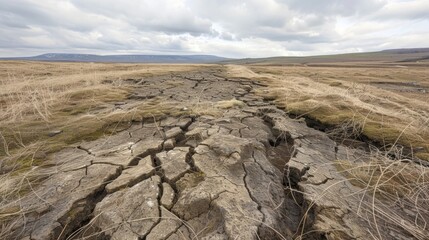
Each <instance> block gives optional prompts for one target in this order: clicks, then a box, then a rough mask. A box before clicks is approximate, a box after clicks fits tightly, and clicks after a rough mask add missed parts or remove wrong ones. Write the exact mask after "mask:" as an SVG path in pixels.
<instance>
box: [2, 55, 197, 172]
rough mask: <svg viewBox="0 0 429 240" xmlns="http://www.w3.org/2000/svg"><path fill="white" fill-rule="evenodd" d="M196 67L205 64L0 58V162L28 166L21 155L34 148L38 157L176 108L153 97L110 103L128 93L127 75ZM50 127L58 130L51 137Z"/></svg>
mask: <svg viewBox="0 0 429 240" xmlns="http://www.w3.org/2000/svg"><path fill="white" fill-rule="evenodd" d="M199 67H203V66H202V65H161V64H158V65H152V64H98V63H97V64H93V63H41V62H9V61H4V62H0V110H1V111H0V157H2V158H1V160H0V166H1V167H3V168H4V167H5V166H4V165H5V164H9V163H14V164H16V163H18V165H20V166H15V165H14V166H9V167H8V168H13V169H16V168H18V169H19V168H21V167H26V168H29V167H30V166H28V165H29V164H27V162H26V161H24V160H25V159H28V158H31V159H33V157H32V156H31V155H34V154H35V152H34V150H35V149H37V151H36V152H37V154H36V158H37V157H38V156H45V155H46V154H48V153H50V152H54V151H58V150H59V149H61V148H63V147H65V146H67V145H70V144H72V143H75V142H78V141H81V140H93V139H96V138H98V137H100V136H101V135H103V134H110V133H112V131H114V130H113V128H112V126H114V127H115V128H117V126H118V123H125V124H126V123H129V122H130V121H133V120H136V119H140V120H141V118H144V117H152V116H159V115H166V114H170V113H172V112H174V111H176V112H177V111H178V110H177V109H175V108H176V107H175V105H176V104H173V103H169V102H166V101H164V100H162V99H157V98H155V99H152V100H151V101H145V102H144V103H141V104H136V106H133V107H132V108H131V109H130V110H127V111H120V110H115V109H114V108H112V103H113V102H119V101H123V100H125V99H127V97H128V95H129V94H130V91H131V90H132V86H130V85H129V84H126V83H125V82H124V80H126V79H129V78H131V79H142V78H144V77H148V76H155V75H164V74H171V73H174V72H182V71H191V70H195V69H197V68H199ZM51 131H62V133H61V134H59V135H57V136H55V137H49V136H48V134H49V132H51ZM40 158H43V157H40ZM17 160H20V161H17ZM39 162H42V161H39ZM39 162H34V163H37V164H38V163H39Z"/></svg>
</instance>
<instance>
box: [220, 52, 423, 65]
mask: <svg viewBox="0 0 429 240" xmlns="http://www.w3.org/2000/svg"><path fill="white" fill-rule="evenodd" d="M357 62H360V63H362V64H367V65H369V64H376V63H380V64H386V63H387V64H389V63H390V64H398V63H401V64H404V63H412V62H414V63H415V62H423V63H426V64H427V63H429V48H410V49H391V50H383V51H379V52H364V53H347V54H337V55H321V56H308V57H270V58H246V59H239V60H227V61H225V63H231V64H257V65H294V64H307V65H312V64H313V65H314V64H324V65H327V64H334V63H335V64H337V65H341V64H349V65H350V64H354V63H357Z"/></svg>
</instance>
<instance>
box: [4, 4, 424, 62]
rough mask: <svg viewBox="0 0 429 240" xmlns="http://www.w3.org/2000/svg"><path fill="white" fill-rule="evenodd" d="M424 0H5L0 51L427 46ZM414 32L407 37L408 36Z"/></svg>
mask: <svg viewBox="0 0 429 240" xmlns="http://www.w3.org/2000/svg"><path fill="white" fill-rule="evenodd" d="M426 2H427V1H426V0H361V1H355V0H323V1H319V0H318V1H302V0H204V1H202V0H157V1H153V0H139V1H133V0H122V1H117V0H104V1H98V0H38V1H36V0H14V1H10V0H0V36H1V37H0V55H5V54H8V55H10V54H11V53H12V54H13V55H28V54H26V53H34V52H38V51H39V52H40V53H43V52H47V51H61V52H87V53H106V54H108V53H118V52H120V53H127V52H130V53H151V54H154V53H183V54H187V53H207V54H217V55H225V56H228V57H260V56H269V55H282V54H283V55H284V54H294V55H303V54H304V55H309V54H318V53H323V54H326V53H337V52H346V51H359V50H376V49H377V48H383V47H402V46H407V45H406V43H407V41H408V42H409V44H410V46H407V47H423V45H424V44H425V39H426V37H427V36H428V34H429V26H428V25H429V18H428V14H427V13H428V12H429V5H427V4H426ZM405 33H406V34H407V35H409V36H412V37H406V36H404V34H405Z"/></svg>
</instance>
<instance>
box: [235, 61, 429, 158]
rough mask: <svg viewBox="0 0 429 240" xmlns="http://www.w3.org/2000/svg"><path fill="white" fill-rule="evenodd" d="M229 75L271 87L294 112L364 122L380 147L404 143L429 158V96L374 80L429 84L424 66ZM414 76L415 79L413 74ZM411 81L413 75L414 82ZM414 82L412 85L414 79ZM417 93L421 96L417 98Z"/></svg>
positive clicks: (326, 121)
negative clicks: (374, 83)
mask: <svg viewBox="0 0 429 240" xmlns="http://www.w3.org/2000/svg"><path fill="white" fill-rule="evenodd" d="M229 68H230V69H229V74H230V75H232V76H236V77H246V78H252V79H256V80H260V81H261V82H264V83H266V84H268V85H269V86H268V87H267V88H265V89H264V90H262V91H259V94H261V95H262V96H264V97H265V98H267V99H275V103H276V104H277V105H278V106H279V107H281V108H284V109H285V110H286V111H287V112H289V113H291V114H293V115H296V116H305V117H308V118H310V119H313V120H316V121H319V122H320V123H321V124H323V125H327V126H332V127H339V126H341V125H343V124H348V123H350V121H353V122H355V124H354V125H356V126H357V125H359V126H360V128H359V129H360V131H361V132H360V133H358V135H359V134H361V135H364V136H366V137H368V138H369V139H371V140H373V141H375V142H377V143H378V144H379V145H396V144H401V145H404V146H405V147H409V148H411V149H416V150H417V151H415V152H413V154H414V155H415V156H417V157H419V158H421V159H425V160H429V156H428V152H429V98H428V95H427V94H426V95H425V93H421V94H418V93H416V92H413V93H412V94H411V95H410V94H409V93H408V92H401V90H402V87H401V86H402V85H399V86H398V87H397V89H393V90H387V89H381V88H380V87H378V86H373V85H371V84H370V83H371V81H374V79H378V82H380V81H381V82H383V81H387V80H386V79H388V81H389V82H394V83H401V84H402V83H404V82H405V83H407V84H408V83H409V84H410V85H412V84H414V82H417V83H418V84H419V85H420V86H423V87H426V86H429V80H428V77H427V76H428V74H429V70H427V69H424V68H419V67H416V68H411V67H410V68H406V69H403V68H394V67H391V68H346V67H343V68H327V67H324V68H320V67H274V66H266V67H261V66H250V67H244V66H230V67H229ZM411 76H412V78H411ZM410 79H412V80H411V81H410ZM410 82H412V83H410ZM416 94H417V96H418V97H416Z"/></svg>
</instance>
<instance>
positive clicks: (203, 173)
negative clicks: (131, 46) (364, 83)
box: [7, 67, 428, 240]
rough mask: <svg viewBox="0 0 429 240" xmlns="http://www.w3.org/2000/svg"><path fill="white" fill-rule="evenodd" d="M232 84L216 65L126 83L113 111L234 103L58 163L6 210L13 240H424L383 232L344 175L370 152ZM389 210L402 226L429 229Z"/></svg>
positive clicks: (161, 122)
mask: <svg viewBox="0 0 429 240" xmlns="http://www.w3.org/2000/svg"><path fill="white" fill-rule="evenodd" d="M224 76H226V75H225V74H224V72H223V70H222V68H221V67H213V68H204V71H189V72H182V73H175V74H167V75H162V76H155V77H145V78H143V79H128V80H126V81H125V82H129V83H132V84H134V85H135V89H134V90H133V93H132V94H131V95H130V96H129V98H128V100H126V101H124V102H117V103H113V104H111V106H110V107H112V108H117V109H121V108H122V109H128V108H132V106H133V104H134V103H136V102H142V101H150V100H151V99H153V98H155V97H161V98H163V99H167V100H169V101H172V102H175V103H176V104H177V105H178V106H180V108H183V111H186V109H187V108H190V107H191V105H192V106H193V105H195V104H199V103H200V102H201V103H203V102H204V103H205V104H207V103H211V104H213V105H216V104H219V103H223V104H227V103H228V101H231V99H233V98H236V99H237V100H238V101H233V102H234V104H232V105H231V106H226V107H225V111H223V112H222V113H221V114H213V115H208V114H207V115H204V114H202V115H193V114H190V115H186V114H184V115H180V117H174V116H169V117H164V118H155V117H154V118H145V119H143V120H142V121H138V122H133V123H132V124H131V125H130V126H127V127H126V128H124V129H123V131H121V132H119V133H117V134H115V135H109V136H104V137H101V138H99V139H97V140H94V141H84V142H79V143H77V144H74V145H71V146H69V147H68V148H66V149H63V150H61V151H59V152H57V153H55V154H52V155H50V156H49V160H48V161H49V165H48V164H45V165H44V166H43V167H39V168H38V169H37V170H36V171H37V172H38V173H37V174H45V175H46V179H45V180H44V181H42V182H41V183H40V184H38V185H37V186H34V189H32V191H31V192H30V193H28V194H27V195H26V197H24V198H23V199H21V200H20V201H19V202H18V203H17V202H13V203H10V207H11V208H12V207H13V206H14V205H16V206H18V207H19V209H21V211H22V214H21V215H20V216H19V217H18V218H13V219H10V220H9V223H13V224H12V226H13V228H12V229H13V230H12V231H11V232H10V234H9V235H8V236H7V239H34V240H36V239H37V240H39V239H40V240H41V239H168V240H173V239H368V236H369V235H370V234H372V235H374V236H376V238H379V239H381V238H383V239H412V238H416V239H424V237H425V236H426V237H427V233H428V232H417V233H416V231H412V230H410V229H407V228H405V229H404V228H398V227H397V226H393V225H391V224H387V223H386V220H385V219H383V218H381V217H379V216H380V215H375V214H374V211H375V210H374V209H373V208H371V206H369V205H368V204H367V203H368V202H371V200H372V199H368V201H366V199H367V198H368V196H367V195H365V191H362V189H363V188H361V187H359V186H357V185H353V184H352V183H351V182H350V181H348V180H347V179H346V177H345V176H344V175H342V174H341V173H340V172H339V170H338V169H337V167H336V166H335V164H334V162H335V161H336V160H344V159H348V160H349V161H362V158H363V156H365V154H364V152H363V151H362V150H357V149H352V148H349V147H346V146H343V145H340V144H338V143H337V142H335V141H333V140H331V139H330V138H329V137H328V135H326V134H325V133H323V132H321V131H318V130H315V129H312V128H309V127H308V126H307V125H306V123H305V121H304V120H303V119H291V118H290V117H288V115H287V114H286V113H285V112H284V111H282V110H281V109H278V108H277V107H276V106H275V105H274V104H273V103H271V102H269V101H266V100H264V99H263V98H262V97H260V96H258V95H256V94H255V90H256V89H262V88H264V87H265V86H264V85H263V84H261V83H260V82H258V81H256V80H255V81H253V80H252V79H247V78H246V79H244V78H243V79H241V78H228V77H224ZM195 99H198V100H197V101H196V100H195ZM389 204H390V205H389V206H390V208H395V209H398V210H397V212H398V214H403V215H402V218H403V219H402V220H403V221H405V222H408V221H410V222H413V223H414V222H417V223H418V224H420V223H422V222H424V221H425V220H428V219H427V216H423V215H421V213H418V212H413V211H412V210H408V211H405V210H404V208H402V207H403V206H400V205H399V204H398V203H394V202H392V203H389ZM383 210H385V209H377V211H383ZM386 211H387V210H386Z"/></svg>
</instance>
